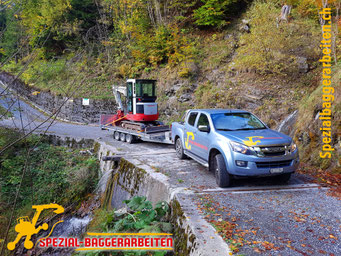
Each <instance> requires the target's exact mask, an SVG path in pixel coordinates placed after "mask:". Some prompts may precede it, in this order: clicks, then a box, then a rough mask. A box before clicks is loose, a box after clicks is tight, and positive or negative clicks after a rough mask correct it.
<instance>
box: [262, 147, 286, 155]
mask: <svg viewBox="0 0 341 256" xmlns="http://www.w3.org/2000/svg"><path fill="white" fill-rule="evenodd" d="M260 151H261V152H262V153H263V155H264V156H283V155H285V146H277V147H261V148H260Z"/></svg>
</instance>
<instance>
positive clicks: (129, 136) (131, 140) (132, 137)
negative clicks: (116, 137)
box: [126, 133, 135, 144]
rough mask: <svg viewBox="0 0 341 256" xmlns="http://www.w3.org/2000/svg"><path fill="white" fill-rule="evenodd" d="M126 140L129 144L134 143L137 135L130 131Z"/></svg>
mask: <svg viewBox="0 0 341 256" xmlns="http://www.w3.org/2000/svg"><path fill="white" fill-rule="evenodd" d="M126 142H128V143H129V144H132V143H134V142H135V136H134V135H131V134H129V133H128V134H127V135H126Z"/></svg>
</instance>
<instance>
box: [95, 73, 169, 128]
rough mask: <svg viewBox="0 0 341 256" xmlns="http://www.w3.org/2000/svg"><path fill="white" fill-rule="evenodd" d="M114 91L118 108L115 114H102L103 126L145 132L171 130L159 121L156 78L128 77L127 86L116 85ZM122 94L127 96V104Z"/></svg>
mask: <svg viewBox="0 0 341 256" xmlns="http://www.w3.org/2000/svg"><path fill="white" fill-rule="evenodd" d="M113 93H114V96H115V99H116V102H117V104H118V110H117V113H116V114H114V115H102V116H101V127H102V128H106V127H108V128H109V126H116V127H120V128H123V129H127V130H128V131H138V132H145V133H155V132H164V131H169V126H165V125H163V124H162V123H161V122H159V121H157V120H158V118H159V113H158V106H157V103H156V102H155V101H156V80H150V79H128V80H127V83H126V86H116V85H114V86H113ZM121 95H123V96H124V97H125V104H123V102H122V99H121Z"/></svg>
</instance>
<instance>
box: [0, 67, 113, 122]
mask: <svg viewBox="0 0 341 256" xmlns="http://www.w3.org/2000/svg"><path fill="white" fill-rule="evenodd" d="M0 81H2V82H3V84H4V85H5V86H7V85H9V88H10V89H11V90H13V91H15V92H17V93H18V94H19V96H21V97H22V98H23V99H25V100H28V101H30V102H31V103H32V104H33V105H34V106H36V107H37V108H39V109H40V110H42V111H44V112H46V113H47V114H50V113H53V112H54V111H56V110H58V109H59V108H60V106H62V105H63V104H64V105H63V106H62V108H61V111H60V113H59V115H58V118H59V119H62V120H67V121H72V122H79V123H98V122H99V117H100V115H101V114H112V113H115V112H116V110H117V105H116V102H115V100H114V99H113V100H97V99H91V98H90V103H89V105H88V106H83V105H82V100H83V99H81V98H70V99H69V100H67V98H66V97H63V96H60V95H54V94H52V93H50V92H49V91H41V90H40V89H37V88H35V87H31V86H28V85H26V84H25V83H23V82H22V81H20V80H19V79H15V76H13V75H11V74H8V73H6V72H1V73H0ZM34 92H39V93H37V94H35V93H34ZM113 98H114V97H113ZM65 101H66V102H65Z"/></svg>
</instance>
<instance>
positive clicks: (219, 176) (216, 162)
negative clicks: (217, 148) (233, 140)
mask: <svg viewBox="0 0 341 256" xmlns="http://www.w3.org/2000/svg"><path fill="white" fill-rule="evenodd" d="M212 164H213V166H212V168H210V169H211V170H213V171H214V174H215V180H216V182H217V185H218V186H219V187H221V188H224V187H229V186H230V185H231V181H232V178H231V175H230V174H229V173H228V172H227V169H226V165H225V160H224V157H223V156H222V155H221V154H217V155H216V156H215V157H214V159H213V161H212Z"/></svg>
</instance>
